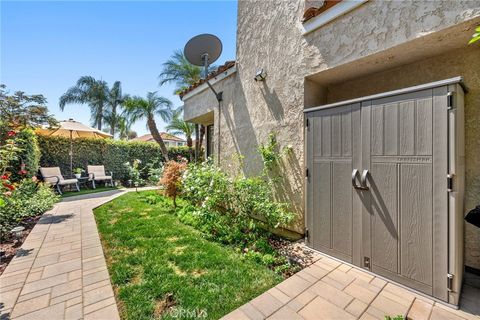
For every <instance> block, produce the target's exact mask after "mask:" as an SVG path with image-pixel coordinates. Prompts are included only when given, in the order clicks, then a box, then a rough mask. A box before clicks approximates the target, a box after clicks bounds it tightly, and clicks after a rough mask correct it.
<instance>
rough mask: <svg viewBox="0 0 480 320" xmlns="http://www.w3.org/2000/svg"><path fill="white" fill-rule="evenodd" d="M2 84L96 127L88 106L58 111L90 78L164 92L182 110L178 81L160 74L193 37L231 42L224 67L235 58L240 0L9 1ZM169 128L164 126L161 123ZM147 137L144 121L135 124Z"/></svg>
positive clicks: (1, 49) (0, 5) (2, 19)
mask: <svg viewBox="0 0 480 320" xmlns="http://www.w3.org/2000/svg"><path fill="white" fill-rule="evenodd" d="M0 10H1V16H0V28H1V30H0V31H1V34H0V35H1V42H0V53H1V58H0V67H1V69H0V82H1V83H4V84H6V85H7V88H8V89H9V90H10V91H16V90H22V91H25V92H26V93H29V94H43V95H44V96H45V97H47V99H48V107H49V109H50V111H51V112H52V113H53V114H54V115H55V116H56V117H57V119H59V120H63V119H68V118H74V119H75V120H78V121H81V122H83V123H86V124H90V114H89V109H88V107H87V106H86V105H85V106H82V105H67V106H66V107H65V111H63V112H62V111H60V109H59V108H58V98H59V97H60V96H61V95H62V94H63V93H64V92H65V91H66V90H67V89H68V88H69V87H70V86H72V85H74V84H75V82H76V80H77V79H78V78H79V77H80V76H83V75H90V76H93V77H95V78H101V79H103V80H106V81H107V82H108V83H109V85H112V84H113V82H114V81H116V80H119V81H121V82H122V87H123V91H124V92H125V93H129V94H132V95H140V96H145V94H146V92H147V91H158V92H159V93H160V94H161V95H163V96H165V97H167V98H169V99H170V100H172V102H173V103H174V105H175V106H179V105H182V102H181V101H180V99H179V98H178V97H177V96H175V95H173V89H174V84H172V85H165V86H163V87H159V86H158V75H159V73H160V71H161V68H162V63H163V62H165V61H166V60H167V59H168V58H169V56H170V55H171V54H172V52H173V51H174V50H176V49H183V46H184V45H185V43H186V42H187V41H188V39H190V38H191V37H192V36H194V35H196V34H199V33H213V34H216V35H217V36H218V37H219V38H220V39H221V40H222V42H223V53H222V56H221V57H220V58H219V60H218V61H217V64H220V63H223V62H224V61H226V60H232V59H235V37H236V21H237V3H236V1H211V2H207V1H193V2H186V1H171V2H169V1H146V2H137V1H135V2H130V1H128V2H127V1H120V2H114V1H105V2H96V1H81V2H71V1H58V2H53V1H45V2H43V1H33V2H26V1H3V0H0ZM158 126H159V128H160V129H163V126H164V123H162V122H161V120H158ZM133 129H134V130H135V131H137V132H138V133H139V135H140V134H144V133H147V129H146V128H145V124H144V123H140V122H139V123H137V124H135V126H134V128H133Z"/></svg>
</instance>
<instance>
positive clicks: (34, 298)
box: [0, 190, 126, 320]
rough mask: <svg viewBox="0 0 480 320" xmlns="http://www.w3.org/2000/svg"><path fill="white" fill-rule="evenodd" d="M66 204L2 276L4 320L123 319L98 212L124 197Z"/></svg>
mask: <svg viewBox="0 0 480 320" xmlns="http://www.w3.org/2000/svg"><path fill="white" fill-rule="evenodd" d="M125 192H126V191H124V190H114V191H109V192H102V193H97V194H90V195H85V196H79V197H72V198H65V199H64V200H63V201H62V202H60V203H58V204H57V205H56V206H55V207H54V208H53V209H52V210H51V211H49V212H47V213H45V214H44V215H43V216H42V218H41V219H40V220H39V222H38V223H37V225H36V226H35V227H34V228H33V230H32V232H31V233H30V234H29V236H28V237H27V239H26V241H25V243H24V244H23V245H22V247H21V249H20V250H19V251H18V252H17V255H16V256H15V258H14V259H13V260H12V261H11V262H10V264H9V265H8V267H7V268H6V270H5V272H4V273H3V274H2V275H1V276H0V319H2V320H4V319H22V320H23V319H35V320H40V319H49V320H57V319H111V320H114V319H119V314H118V310H117V305H116V303H115V298H114V295H113V290H112V286H111V284H110V278H109V274H108V271H107V266H106V263H105V258H104V256H103V250H102V246H101V243H100V237H99V234H98V231H97V227H96V223H95V218H94V216H93V212H92V209H93V208H95V207H97V206H99V205H101V204H103V203H105V202H108V201H110V200H112V199H113V198H115V197H118V196H120V195H122V194H124V193H125Z"/></svg>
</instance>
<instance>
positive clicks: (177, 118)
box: [165, 107, 195, 148]
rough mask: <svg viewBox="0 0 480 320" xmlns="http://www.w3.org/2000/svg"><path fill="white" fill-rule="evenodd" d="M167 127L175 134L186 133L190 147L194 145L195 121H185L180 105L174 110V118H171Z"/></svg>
mask: <svg viewBox="0 0 480 320" xmlns="http://www.w3.org/2000/svg"><path fill="white" fill-rule="evenodd" d="M165 129H167V131H168V132H170V133H172V134H175V135H178V134H184V135H185V137H186V138H187V146H188V147H190V148H191V147H192V145H193V141H192V135H193V132H194V131H195V125H194V124H193V123H190V122H185V121H184V120H183V108H182V107H179V108H178V109H177V110H175V111H173V113H172V119H171V120H170V123H169V124H168V125H167V126H166V127H165Z"/></svg>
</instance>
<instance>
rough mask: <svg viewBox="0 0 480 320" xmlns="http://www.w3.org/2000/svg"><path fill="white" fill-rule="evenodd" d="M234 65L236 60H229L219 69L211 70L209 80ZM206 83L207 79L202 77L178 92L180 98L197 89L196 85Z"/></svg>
mask: <svg viewBox="0 0 480 320" xmlns="http://www.w3.org/2000/svg"><path fill="white" fill-rule="evenodd" d="M233 66H235V61H227V62H225V64H223V65H221V66H219V67H218V68H217V70H214V71H212V72H210V73H209V74H208V76H207V79H208V80H210V79H213V78H215V77H216V76H218V75H219V74H221V73H223V72H225V71H227V70H228V69H230V68H232V67H233ZM204 83H205V79H200V80H199V81H197V82H195V83H194V84H192V85H191V86H190V87H188V88H187V89H185V90H183V91H182V92H180V93H179V94H178V95H179V96H180V99H181V98H183V96H184V95H186V94H187V93H189V92H190V91H192V90H193V89H195V88H196V87H198V86H200V85H202V84H204Z"/></svg>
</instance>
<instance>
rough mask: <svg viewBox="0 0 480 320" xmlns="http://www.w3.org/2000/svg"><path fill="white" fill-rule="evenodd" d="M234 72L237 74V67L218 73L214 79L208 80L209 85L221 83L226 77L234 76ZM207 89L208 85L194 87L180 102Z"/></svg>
mask: <svg viewBox="0 0 480 320" xmlns="http://www.w3.org/2000/svg"><path fill="white" fill-rule="evenodd" d="M235 72H237V66H233V67H231V68H230V69H227V70H225V71H224V72H222V73H220V74H219V75H217V76H216V77H214V78H213V79H210V80H209V81H210V84H211V85H212V86H213V85H214V84H215V83H217V82H219V81H222V80H223V79H225V78H226V77H229V76H231V75H232V74H234V73H235ZM206 89H208V85H207V84H206V83H203V84H202V85H200V86H198V87H196V88H195V89H193V90H192V91H190V92H189V93H187V94H186V95H184V96H183V98H182V101H185V100H187V99H190V98H191V97H193V96H195V95H196V94H199V93H200V92H202V91H204V90H206Z"/></svg>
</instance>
